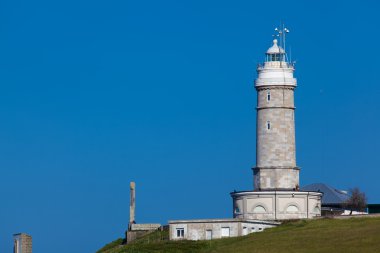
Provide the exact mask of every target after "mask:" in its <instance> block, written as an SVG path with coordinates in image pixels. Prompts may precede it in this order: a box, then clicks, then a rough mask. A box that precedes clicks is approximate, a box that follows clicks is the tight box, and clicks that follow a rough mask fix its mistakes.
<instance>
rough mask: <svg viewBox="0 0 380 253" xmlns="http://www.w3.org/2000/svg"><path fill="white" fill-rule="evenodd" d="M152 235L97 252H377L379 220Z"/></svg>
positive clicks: (336, 221)
mask: <svg viewBox="0 0 380 253" xmlns="http://www.w3.org/2000/svg"><path fill="white" fill-rule="evenodd" d="M163 238H167V231H166V232H160V231H157V232H154V233H152V234H149V235H147V236H145V237H143V238H141V239H139V240H137V241H136V242H134V243H132V244H129V245H124V246H120V242H121V241H120V240H119V241H115V242H113V243H112V244H109V245H106V246H105V247H104V248H103V249H101V250H100V251H98V252H97V253H124V252H129V253H130V252H133V253H146V252H154V253H161V252H162V253H182V252H191V253H198V252H199V253H214V252H215V253H216V252H217V253H225V252H234V253H235V252H242V253H244V252H247V253H248V252H249V253H282V252H286V253H288V252H291V253H325V252H326V253H327V252H328V253H331V252H334V253H351V252H355V253H356V252H380V218H378V217H376V218H352V219H319V220H308V221H306V220H301V221H297V222H289V223H286V224H284V225H281V226H279V227H276V228H271V229H266V230H265V231H264V232H261V233H253V234H250V235H248V236H243V237H235V238H227V239H218V240H212V241H196V242H194V241H180V242H173V241H165V240H162V239H163Z"/></svg>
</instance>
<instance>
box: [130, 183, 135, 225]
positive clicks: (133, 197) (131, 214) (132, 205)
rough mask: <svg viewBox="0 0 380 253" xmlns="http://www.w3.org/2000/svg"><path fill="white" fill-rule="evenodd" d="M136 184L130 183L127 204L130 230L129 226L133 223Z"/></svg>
mask: <svg viewBox="0 0 380 253" xmlns="http://www.w3.org/2000/svg"><path fill="white" fill-rule="evenodd" d="M135 190H136V184H135V182H131V183H130V204H129V229H130V228H131V225H132V224H133V223H135V208H136V202H135V199H136V198H135V197H136V195H135V194H136V193H135Z"/></svg>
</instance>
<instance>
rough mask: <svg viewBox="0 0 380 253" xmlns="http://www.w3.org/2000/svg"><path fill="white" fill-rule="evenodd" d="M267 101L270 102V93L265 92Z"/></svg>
mask: <svg viewBox="0 0 380 253" xmlns="http://www.w3.org/2000/svg"><path fill="white" fill-rule="evenodd" d="M267 101H268V102H269V101H270V91H268V92H267Z"/></svg>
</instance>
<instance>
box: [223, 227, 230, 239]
mask: <svg viewBox="0 0 380 253" xmlns="http://www.w3.org/2000/svg"><path fill="white" fill-rule="evenodd" d="M222 237H230V228H229V227H222Z"/></svg>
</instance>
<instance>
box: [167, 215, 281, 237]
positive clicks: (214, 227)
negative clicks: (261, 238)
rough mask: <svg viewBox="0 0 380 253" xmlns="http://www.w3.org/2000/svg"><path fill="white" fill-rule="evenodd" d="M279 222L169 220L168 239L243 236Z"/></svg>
mask: <svg viewBox="0 0 380 253" xmlns="http://www.w3.org/2000/svg"><path fill="white" fill-rule="evenodd" d="M280 224H281V223H280V222H275V221H263V220H245V219H202V220H175V221H169V239H170V240H212V239H220V238H226V237H237V236H243V235H247V234H250V233H255V232H261V231H264V230H265V229H266V228H272V227H276V226H278V225H280Z"/></svg>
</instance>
